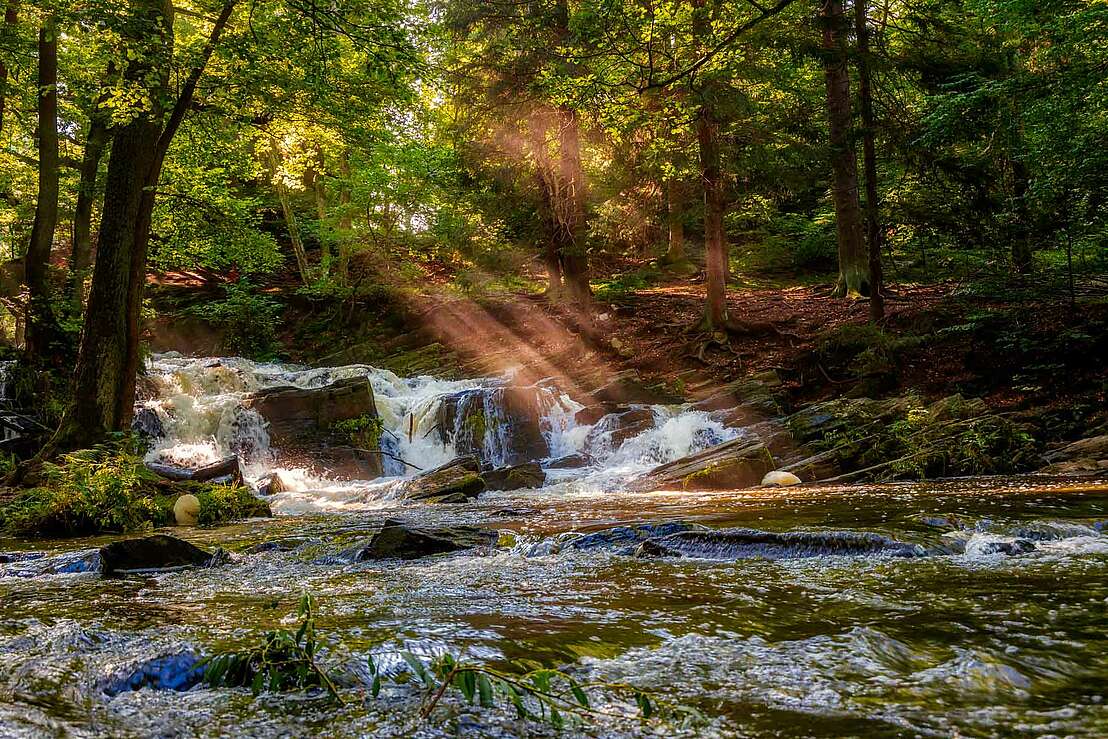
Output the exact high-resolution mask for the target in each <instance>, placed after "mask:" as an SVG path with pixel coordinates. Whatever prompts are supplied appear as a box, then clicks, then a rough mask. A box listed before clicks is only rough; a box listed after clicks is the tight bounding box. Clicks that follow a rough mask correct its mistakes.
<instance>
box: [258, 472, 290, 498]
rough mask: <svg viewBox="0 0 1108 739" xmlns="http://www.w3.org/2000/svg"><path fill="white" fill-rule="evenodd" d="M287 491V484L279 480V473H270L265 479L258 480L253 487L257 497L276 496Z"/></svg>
mask: <svg viewBox="0 0 1108 739" xmlns="http://www.w3.org/2000/svg"><path fill="white" fill-rule="evenodd" d="M288 489H289V486H288V483H286V482H285V481H284V479H282V478H281V473H280V472H270V473H269V474H268V475H266V476H265V477H263V478H261V479H260V480H258V482H257V485H255V488H254V492H256V493H257V494H258V495H263V496H265V495H277V494H279V493H284V492H287V491H288Z"/></svg>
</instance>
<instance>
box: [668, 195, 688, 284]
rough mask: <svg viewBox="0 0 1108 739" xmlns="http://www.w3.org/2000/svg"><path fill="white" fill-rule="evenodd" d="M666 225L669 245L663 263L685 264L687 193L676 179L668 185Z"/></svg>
mask: <svg viewBox="0 0 1108 739" xmlns="http://www.w3.org/2000/svg"><path fill="white" fill-rule="evenodd" d="M666 225H667V226H668V227H669V245H668V247H667V248H666V255H665V257H664V258H663V260H662V261H663V262H664V263H665V264H667V265H676V264H683V263H684V262H685V261H686V260H687V259H688V257H687V256H686V255H685V192H684V188H683V187H682V185H681V183H680V182H679V181H677V180H676V179H671V180H670V181H669V182H668V183H667V184H666Z"/></svg>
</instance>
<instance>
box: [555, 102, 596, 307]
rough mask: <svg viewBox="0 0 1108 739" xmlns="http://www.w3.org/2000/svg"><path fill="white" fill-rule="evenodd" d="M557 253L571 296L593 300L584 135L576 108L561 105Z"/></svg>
mask: <svg viewBox="0 0 1108 739" xmlns="http://www.w3.org/2000/svg"><path fill="white" fill-rule="evenodd" d="M558 155H559V167H558V169H559V177H558V191H557V192H558V199H557V201H556V202H555V204H554V205H555V211H556V213H557V214H558V231H557V235H558V256H559V258H560V259H561V263H562V276H563V278H564V279H565V286H566V291H567V292H568V293H569V297H570V300H572V301H573V303H574V304H576V305H578V306H587V305H588V304H589V303H591V302H592V288H591V287H589V256H588V252H587V251H586V250H585V225H586V224H585V174H584V170H583V168H582V167H581V139H580V131H579V123H578V118H577V111H576V110H573V109H572V108H570V107H568V106H562V107H561V108H559V109H558Z"/></svg>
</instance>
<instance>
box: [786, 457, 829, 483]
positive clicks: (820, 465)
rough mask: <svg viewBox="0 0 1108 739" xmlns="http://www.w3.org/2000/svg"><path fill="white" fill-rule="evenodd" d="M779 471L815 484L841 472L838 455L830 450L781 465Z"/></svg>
mask: <svg viewBox="0 0 1108 739" xmlns="http://www.w3.org/2000/svg"><path fill="white" fill-rule="evenodd" d="M781 471H782V472H789V473H791V474H793V475H796V476H797V477H799V478H800V479H801V480H802V481H807V482H815V481H817V480H830V479H831V478H833V477H835V476H837V475H838V474H839V473H840V472H841V471H842V470H841V467H840V466H839V453H838V452H837V451H835V450H834V449H831V450H828V451H826V452H819V453H818V454H813V455H811V456H808V457H804V458H803V459H800V460H798V461H796V462H791V463H789V464H786V465H782V466H781Z"/></svg>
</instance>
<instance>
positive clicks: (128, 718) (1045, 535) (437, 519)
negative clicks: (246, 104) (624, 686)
mask: <svg viewBox="0 0 1108 739" xmlns="http://www.w3.org/2000/svg"><path fill="white" fill-rule="evenodd" d="M150 373H151V377H152V379H153V380H154V384H155V386H156V387H157V397H156V398H154V399H152V400H150V401H147V405H148V406H149V407H150V408H152V409H153V410H154V412H156V413H157V414H158V417H159V419H160V421H161V423H162V425H163V426H164V428H165V430H166V432H167V434H166V437H165V438H164V439H162V440H161V441H159V442H157V443H156V444H155V445H154V447H153V448H152V449H151V452H150V454H151V457H152V458H158V459H161V460H173V461H179V462H188V463H199V462H204V461H211V460H214V459H217V458H220V457H222V456H224V455H225V454H227V453H230V452H235V453H239V454H241V455H243V456H244V458H245V459H246V462H247V465H246V466H247V475H248V477H251V478H259V477H261V476H263V475H265V474H267V473H270V472H272V471H274V470H277V471H279V473H280V474H281V475H282V478H283V479H284V480H285V481H286V482H287V483H288V484H289V488H290V489H289V490H288V491H287V492H284V493H282V494H280V495H278V496H275V497H274V499H273V508H274V510H275V511H276V512H277V514H278V515H277V516H276V517H274V518H273V519H268V520H259V521H249V522H245V523H242V524H237V525H234V526H227V527H221V528H217V529H207V530H198V529H193V530H176V531H174V532H173V533H175V534H178V535H181V536H184V537H185V538H188V539H190V540H192V541H194V542H196V543H198V544H200V545H202V546H206V547H215V546H221V547H224V548H226V549H227V550H229V551H231V552H232V553H233V554H234V557H233V561H232V562H231V563H230V564H228V565H225V566H222V567H217V568H212V569H200V570H192V571H186V572H176V573H167V574H160V575H148V576H142V577H125V578H117V579H106V578H101V577H100V576H99V575H98V574H95V573H73V574H50V573H52V572H55V571H56V570H57V569H58V565H59V563H64V562H66V561H70V560H72V559H73V558H74V557H75V556H76V554H75V553H77V552H80V551H82V550H88V549H90V548H94V547H97V546H100V545H101V544H102V543H104V542H105V541H109V540H111V537H105V538H103V539H85V540H76V541H60V542H46V543H43V542H35V543H31V542H19V541H14V540H0V552H5V553H6V556H5V559H7V560H8V562H7V563H4V564H0V735H3V736H84V735H89V736H92V735H96V736H102V735H106V736H143V737H145V736H274V737H276V736H316V735H319V736H364V735H380V736H394V735H413V734H414V735H419V736H456V735H465V736H529V735H535V734H541V733H543V732H544V731H549V729H544V728H543V727H541V726H538V725H534V724H525V723H520V722H518V721H516V720H515V718H514V711H513V712H507V711H501V710H499V709H494V710H476V709H472V708H469V707H467V706H465V705H463V704H461V703H460V702H458V701H455V700H453V699H452V700H450V701H448V702H447V704H446V705H445V706H444V707H443V708H441V709H440V710H438V711H437V712H436V713H435V714H434V715H433V716H432V717H431V718H430V719H429V720H428V721H423V720H421V719H420V718H419V717H418V708H419V700H420V695H419V694H418V693H417V691H415V690H414V689H413V688H411V687H409V686H406V685H397V686H391V685H390V686H388V687H386V689H385V691H384V692H383V693H382V695H381V696H380V697H379V698H378V699H377V700H372V699H367V698H365V697H364V694H363V692H364V691H363V690H360V689H359V688H358V687H357V685H355V686H354V687H352V688H349V689H347V690H346V691H345V692H346V694H347V698H348V699H349V700H347V701H346V702H345V704H343V705H341V706H336V705H333V704H331V703H328V702H327V701H326V700H325V698H323V697H322V696H318V695H314V694H291V695H266V694H263V695H262V696H260V697H258V698H254V697H253V696H251V695H250V693H249V691H240V690H228V689H220V690H212V689H207V688H193V689H191V690H188V691H182V692H177V691H172V690H155V689H151V688H144V689H142V690H137V691H129V690H128V691H123V692H118V693H116V691H115V690H108V688H110V687H111V686H112V685H113V684H115V683H117V682H118V681H119V679H120V678H123V677H126V676H127V675H129V674H131V673H132V672H134V671H135V669H136V667H137V666H140V665H142V664H144V663H147V662H148V661H149V660H152V659H154V658H158V657H162V656H166V655H177V654H181V653H182V652H191V653H194V654H197V655H202V654H205V653H211V652H212V651H214V650H219V649H224V648H230V647H236V646H242V645H244V644H247V643H252V642H253V641H255V640H256V639H257V635H258V634H259V633H260V631H262V630H264V629H267V628H273V627H275V626H278V625H285V626H289V625H291V624H293V623H294V622H295V619H294V617H293V616H292V614H293V612H294V610H295V601H296V599H297V597H298V595H299V593H300V592H301V591H303V590H310V591H311V592H313V593H314V594H315V595H316V597H317V598H318V600H319V603H320V610H321V615H320V619H319V624H318V628H319V629H320V631H321V633H322V634H323V635H324V638H325V641H326V642H327V649H326V652H325V655H324V658H325V660H327V661H328V662H329V663H330V664H333V665H335V666H336V667H340V668H342V669H344V670H345V671H346V672H347V673H349V674H352V675H354V676H355V678H354V679H355V682H356V678H357V675H359V674H362V675H364V669H363V668H361V667H360V666H363V665H364V664H365V659H366V657H367V656H368V655H374V656H375V657H376V658H377V659H378V661H380V662H382V663H384V664H385V665H386V666H388V667H390V668H395V669H400V668H399V666H398V665H399V659H398V657H397V653H398V651H399V650H403V649H407V650H410V651H413V652H415V653H417V654H421V655H426V656H432V655H435V654H439V653H442V652H451V653H453V654H464V655H465V656H466V658H467V659H470V660H477V661H482V662H486V663H488V664H491V665H495V666H499V667H502V668H505V669H511V665H513V664H516V665H518V664H521V662H525V661H530V662H531V663H538V664H542V665H546V666H552V667H558V668H562V669H566V670H569V671H571V672H573V673H574V674H575V675H577V676H578V677H580V678H581V679H583V680H598V681H606V682H627V683H631V684H634V685H637V686H640V687H642V688H645V689H648V690H652V691H657V692H658V693H659V694H660V695H663V696H665V697H666V698H667V699H668V700H671V701H675V702H680V703H683V704H687V705H690V706H693V707H695V708H697V709H699V710H700V711H701V712H702V713H703V714H704V716H705V721H704V722H702V723H699V724H697V725H695V726H691V727H684V728H683V727H678V726H673V725H666V724H665V723H658V722H654V721H652V722H649V723H643V722H640V721H638V720H637V719H636V718H635V711H634V709H633V707H632V706H630V705H626V704H625V703H624V702H622V699H621V698H620V697H619V696H618V695H615V694H611V695H609V694H607V693H605V692H604V691H598V692H597V694H596V695H595V696H594V703H595V704H598V705H602V706H603V707H604V708H605V710H606V711H608V712H609V713H610V714H612V715H610V716H608V717H605V718H602V719H597V720H595V721H593V722H592V723H590V724H588V725H585V726H581V727H577V728H575V729H573V730H572V732H574V733H581V734H585V735H595V736H640V735H657V736H674V735H681V734H686V735H690V736H748V735H772V736H797V735H801V736H850V735H854V736H857V735H867V736H869V735H876V736H930V735H938V736H952V735H962V736H1012V735H1025V736H1047V735H1052V736H1067V735H1069V736H1104V735H1108V701H1106V695H1105V694H1106V693H1108V687H1106V685H1108V682H1106V681H1108V633H1106V630H1105V625H1106V624H1108V614H1106V610H1108V535H1105V534H1104V533H1102V528H1103V526H1104V523H1105V522H1106V521H1108V484H1105V483H1103V482H1095V481H1087V480H1086V481H1084V482H1082V481H1076V482H1067V481H1058V480H1048V479H1035V478H979V479H966V480H953V481H942V482H932V483H912V484H894V485H882V486H849V487H827V486H823V487H796V488H788V489H776V490H775V489H753V490H745V491H735V492H727V493H665V492H662V493H632V492H627V482H628V481H629V480H630V479H632V478H633V477H635V476H636V475H638V474H641V473H642V472H644V471H646V470H649V469H650V468H651V467H653V466H655V465H657V464H660V463H663V462H666V461H669V460H672V459H675V458H677V457H679V456H682V455H684V454H687V453H689V452H691V451H696V450H698V449H701V448H704V447H706V446H708V445H711V444H715V443H719V442H720V441H723V440H726V439H729V438H734V437H735V436H737V435H740V434H742V433H743V430H742V429H729V428H725V427H724V426H722V425H721V424H720V423H719V422H718V421H717V420H716V419H714V418H713V417H711V416H710V415H708V414H704V413H697V412H689V411H683V410H682V409H681V408H678V407H668V408H667V407H657V408H653V409H651V412H652V413H653V418H654V422H653V426H652V427H651V428H648V429H646V430H643V431H642V432H641V433H639V434H637V435H635V436H632V437H630V438H628V439H626V440H623V441H622V443H614V442H613V438H614V437H613V435H612V429H611V428H610V422H609V421H606V420H605V419H601V420H600V421H598V422H597V424H595V425H594V426H584V425H578V424H577V423H576V422H575V421H574V414H575V412H576V411H577V410H578V409H579V408H580V406H579V405H578V404H577V403H575V402H574V401H573V400H572V399H571V398H568V397H565V396H564V395H562V394H561V393H559V392H558V391H557V390H554V389H547V390H544V391H543V392H542V394H541V398H542V399H541V404H542V407H543V423H542V427H543V428H542V432H543V435H544V436H545V440H546V442H547V446H548V447H549V451H550V456H551V457H558V456H562V455H564V454H567V453H571V452H587V453H588V454H589V455H590V457H591V463H590V464H588V465H587V466H586V467H583V468H580V469H571V470H566V469H559V470H551V471H550V474H549V476H548V481H547V485H546V486H544V487H543V488H541V489H535V490H521V491H515V492H487V493H485V494H483V495H482V496H481V497H480V499H478V500H477V501H474V502H472V503H469V504H466V505H460V506H442V505H438V506H436V505H430V504H419V503H411V502H406V501H403V500H400V499H399V498H398V497H397V496H396V495H395V492H396V487H397V479H398V476H399V475H402V474H403V473H404V471H405V470H406V469H410V468H405V467H404V465H402V464H400V463H398V462H395V460H394V461H393V462H392V463H390V464H389V465H388V466H387V469H386V472H387V473H388V474H389V475H392V477H390V478H386V479H383V480H377V481H372V482H367V481H350V480H337V479H331V478H330V477H329V476H328V475H327V474H326V470H318V469H311V468H309V467H307V466H302V467H289V466H287V465H286V466H282V462H281V461H280V455H278V454H276V453H275V450H273V449H271V448H270V443H269V437H268V434H267V432H266V427H265V423H264V421H262V419H261V418H260V417H258V416H257V414H255V413H253V412H251V411H246V410H244V409H243V408H242V406H241V401H242V399H243V397H244V396H245V395H246V394H247V393H249V392H252V391H255V390H257V389H260V388H265V387H272V386H279V385H295V386H300V387H320V386H323V385H326V384H327V383H329V382H332V381H334V380H336V379H341V378H344V377H351V376H364V377H366V378H368V379H369V380H370V382H371V383H372V384H373V387H374V390H375V393H376V396H377V404H378V408H379V410H380V412H381V416H382V418H383V419H384V421H385V425H386V428H387V429H388V432H386V434H385V436H384V437H383V440H384V438H386V437H387V438H388V439H389V441H388V449H389V450H390V451H391V452H392V453H394V454H395V455H396V456H397V457H400V458H402V459H404V460H406V461H407V462H409V463H412V464H415V465H418V466H419V467H423V468H428V467H432V466H435V465H436V464H439V463H441V462H444V461H447V460H449V459H450V458H451V457H453V456H454V452H455V449H454V448H453V443H455V442H456V441H457V439H455V440H454V442H452V441H449V440H448V441H446V442H444V441H443V440H442V437H443V436H444V435H443V434H441V433H437V432H436V428H435V426H436V423H438V421H437V420H436V419H437V418H438V416H439V414H438V408H439V405H440V404H441V403H442V402H443V400H444V398H449V397H454V398H458V397H469V398H474V399H476V400H472V401H471V402H480V403H485V400H484V399H485V398H488V397H493V396H495V390H496V388H497V387H498V386H500V385H501V384H502V383H503V378H490V379H482V380H474V381H463V382H446V381H442V380H435V379H432V378H410V379H404V378H398V377H396V376H395V375H392V374H391V373H388V372H384V371H380V370H375V369H372V368H369V367H361V366H359V367H343V368H332V369H312V370H309V369H303V368H297V367H290V366H283V365H256V364H253V363H250V362H247V361H245V360H238V359H221V360H194V359H185V358H181V357H176V356H159V357H156V358H155V359H154V360H153V362H152V363H151V367H150ZM459 394H461V395H459ZM484 411H485V415H486V417H488V418H491V419H493V421H494V422H490V423H487V424H486V425H485V427H484V428H483V429H481V430H480V431H481V432H482V434H483V436H484V438H483V440H482V441H483V444H482V448H483V450H484V454H485V455H486V457H487V461H490V462H497V461H503V457H504V456H505V455H506V454H507V451H506V450H507V449H508V448H509V447H510V440H509V439H507V438H505V437H503V434H504V433H505V432H504V431H503V428H502V426H501V425H499V424H498V423H496V422H495V419H496V418H497V409H496V408H495V407H486V408H484ZM412 419H414V421H413V420H412ZM454 431H455V432H460V431H461V429H460V428H459V429H454ZM446 436H447V437H448V439H449V437H450V436H451V434H449V433H448V434H446ZM455 436H457V433H456V434H455ZM383 443H384V441H383ZM386 516H388V517H392V518H400V519H403V520H407V521H414V522H419V523H421V524H428V525H437V524H457V523H471V524H478V525H482V526H486V527H490V528H494V529H497V530H499V531H500V532H501V537H500V539H501V541H500V545H499V546H498V547H496V548H494V549H491V550H487V551H477V552H472V553H462V554H456V555H448V556H439V557H432V558H426V559H421V560H415V561H405V562H399V561H377V562H363V563H357V564H334V563H327V561H326V560H324V559H321V558H320V556H319V554H320V552H322V551H326V550H327V549H328V547H331V546H333V545H334V546H337V543H341V542H344V541H349V540H350V539H351V538H354V537H356V536H357V534H358V532H359V531H363V530H365V529H366V528H367V527H368V526H369V525H370V524H371V523H372V522H375V521H380V520H381V519H382V518H384V517H386ZM667 521H684V522H691V523H696V524H703V525H706V526H709V527H712V528H725V527H746V528H751V529H759V530H762V531H766V532H817V535H818V532H825V531H844V532H857V533H871V534H880V535H882V536H884V537H888V538H890V539H894V540H896V541H898V542H903V543H906V544H914V545H918V547H916V548H917V549H918V550H919V552H920V553H923V552H926V553H927V554H928V556H912V557H904V556H883V555H880V554H876V555H875V554H872V553H870V554H856V555H852V554H850V553H846V554H837V553H822V554H821V553H819V552H818V551H812V550H801V549H799V548H798V549H789V548H788V547H787V546H786V547H783V548H781V547H779V548H778V549H775V550H769V549H763V550H761V552H762V555H763V556H742V558H739V559H735V557H737V556H740V555H742V554H743V552H742V551H740V550H739V549H734V548H733V549H730V550H729V549H727V548H726V547H725V548H723V549H722V550H720V552H718V553H717V554H719V556H715V555H712V556H707V557H687V558H665V559H642V558H636V557H634V556H630V555H629V554H628V553H626V551H624V550H623V549H621V548H620V547H616V546H599V547H595V548H589V547H586V546H574V545H573V544H572V541H573V539H572V534H571V533H570V532H576V533H587V532H595V531H600V530H605V529H608V528H611V527H613V526H618V525H625V524H637V523H659V522H667ZM289 537H297V538H299V539H300V540H303V541H305V542H306V544H305V545H304V546H301V547H299V548H297V549H294V550H293V551H266V552H262V553H257V554H250V553H247V550H248V549H250V547H251V546H253V545H255V544H257V543H258V542H262V541H269V540H274V539H283V538H289ZM1013 542H1020V543H1021V545H1020V546H1016V547H1013V546H1010V545H1011V544H1012V543H1013ZM1005 552H1010V553H1007V554H1006V553H1005ZM747 554H749V552H747ZM0 561H3V560H0ZM110 693H116V694H114V695H112V694H110Z"/></svg>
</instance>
